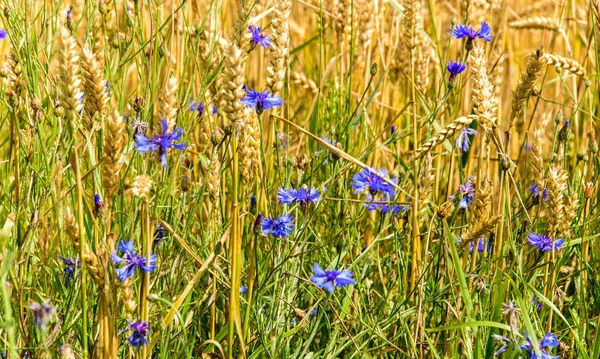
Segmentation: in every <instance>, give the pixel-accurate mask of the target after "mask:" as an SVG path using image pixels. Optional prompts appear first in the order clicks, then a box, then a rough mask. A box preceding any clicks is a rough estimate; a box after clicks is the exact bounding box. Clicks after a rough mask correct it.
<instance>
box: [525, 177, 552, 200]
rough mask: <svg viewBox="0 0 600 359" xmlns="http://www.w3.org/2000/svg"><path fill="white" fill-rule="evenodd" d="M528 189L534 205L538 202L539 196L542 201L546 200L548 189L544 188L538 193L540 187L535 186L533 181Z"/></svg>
mask: <svg viewBox="0 0 600 359" xmlns="http://www.w3.org/2000/svg"><path fill="white" fill-rule="evenodd" d="M528 189H529V190H530V191H531V195H532V196H533V198H534V200H535V201H536V203H537V202H539V200H540V194H541V195H542V196H541V197H542V198H543V199H544V201H547V200H548V188H544V189H543V190H541V191H540V187H539V186H538V185H537V183H535V181H533V184H532V185H531V187H529V188H528Z"/></svg>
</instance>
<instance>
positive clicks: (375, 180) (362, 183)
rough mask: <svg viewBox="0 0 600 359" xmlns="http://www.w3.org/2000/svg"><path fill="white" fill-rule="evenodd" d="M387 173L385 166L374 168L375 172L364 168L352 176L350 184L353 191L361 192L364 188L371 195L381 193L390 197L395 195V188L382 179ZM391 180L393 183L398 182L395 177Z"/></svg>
mask: <svg viewBox="0 0 600 359" xmlns="http://www.w3.org/2000/svg"><path fill="white" fill-rule="evenodd" d="M387 173H388V172H387V170H386V169H385V168H380V169H378V170H376V172H374V171H373V170H371V169H370V168H365V169H363V170H362V171H360V172H358V173H357V174H355V175H354V176H352V182H351V183H350V184H351V185H352V187H353V188H354V193H363V192H365V190H368V192H369V193H370V194H371V195H375V194H377V193H381V194H383V195H384V197H386V199H391V198H394V196H395V195H396V190H395V189H394V186H392V185H391V184H389V183H387V182H385V181H384V180H383V178H384V177H385V176H387ZM391 181H392V182H393V183H398V179H397V178H396V177H394V178H392V179H391Z"/></svg>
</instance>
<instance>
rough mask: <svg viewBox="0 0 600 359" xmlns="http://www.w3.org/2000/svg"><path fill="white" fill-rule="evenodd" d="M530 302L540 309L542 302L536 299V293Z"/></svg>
mask: <svg viewBox="0 0 600 359" xmlns="http://www.w3.org/2000/svg"><path fill="white" fill-rule="evenodd" d="M531 304H533V305H535V308H536V309H537V310H541V309H542V306H543V305H544V303H543V302H542V301H541V300H538V297H537V295H534V296H533V298H531Z"/></svg>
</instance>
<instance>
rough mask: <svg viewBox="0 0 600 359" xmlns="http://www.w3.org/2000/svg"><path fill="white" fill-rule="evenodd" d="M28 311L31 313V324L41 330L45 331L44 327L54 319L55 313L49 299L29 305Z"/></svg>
mask: <svg viewBox="0 0 600 359" xmlns="http://www.w3.org/2000/svg"><path fill="white" fill-rule="evenodd" d="M29 309H31V310H32V311H33V324H34V325H35V326H36V327H38V328H40V329H41V330H46V325H47V324H48V322H50V321H51V320H52V319H53V318H54V313H55V312H56V308H54V306H53V305H52V304H50V299H49V298H48V299H46V300H45V301H43V302H42V303H35V302H31V303H29Z"/></svg>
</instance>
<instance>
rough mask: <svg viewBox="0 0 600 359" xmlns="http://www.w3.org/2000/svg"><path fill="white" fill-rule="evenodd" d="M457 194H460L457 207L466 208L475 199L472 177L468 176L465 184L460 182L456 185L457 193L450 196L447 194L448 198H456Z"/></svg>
mask: <svg viewBox="0 0 600 359" xmlns="http://www.w3.org/2000/svg"><path fill="white" fill-rule="evenodd" d="M457 196H460V202H459V204H458V208H460V209H464V210H467V209H468V208H469V205H470V204H472V203H473V201H474V200H475V188H474V187H473V178H472V177H469V179H467V182H466V183H465V184H461V185H460V186H458V193H457V194H454V195H452V196H449V197H448V198H450V199H456V198H457Z"/></svg>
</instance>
